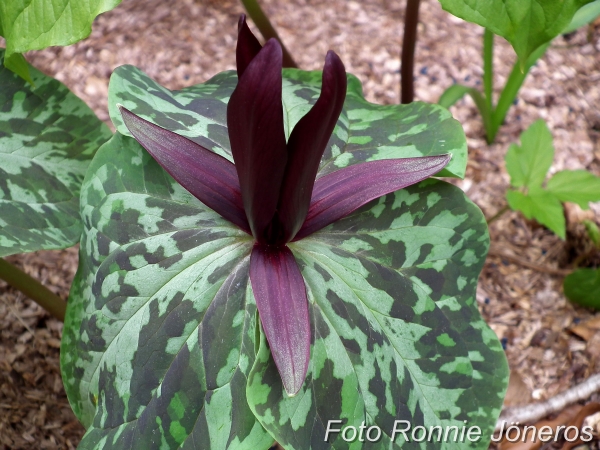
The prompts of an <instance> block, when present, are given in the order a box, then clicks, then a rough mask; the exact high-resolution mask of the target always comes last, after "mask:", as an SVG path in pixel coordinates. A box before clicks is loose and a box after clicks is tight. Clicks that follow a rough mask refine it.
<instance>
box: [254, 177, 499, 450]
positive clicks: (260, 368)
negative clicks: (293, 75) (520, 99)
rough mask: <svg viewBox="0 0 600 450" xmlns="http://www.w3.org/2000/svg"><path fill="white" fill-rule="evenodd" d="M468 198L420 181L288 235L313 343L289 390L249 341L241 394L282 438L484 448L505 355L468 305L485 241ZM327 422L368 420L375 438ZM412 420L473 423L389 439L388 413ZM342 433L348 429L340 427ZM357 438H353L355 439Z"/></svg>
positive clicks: (313, 444)
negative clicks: (251, 360)
mask: <svg viewBox="0 0 600 450" xmlns="http://www.w3.org/2000/svg"><path fill="white" fill-rule="evenodd" d="M488 242H489V241H488V233H487V227H486V224H485V221H484V219H483V216H482V215H481V212H480V211H479V209H478V208H477V207H476V206H475V205H473V204H472V203H471V202H470V201H469V200H468V199H467V198H466V197H465V195H464V194H463V193H462V192H461V191H460V190H459V189H458V188H456V187H454V186H451V185H449V184H447V183H444V182H440V181H435V180H427V181H424V182H422V183H420V184H418V185H413V186H410V187H408V188H406V189H402V190H400V191H397V192H395V193H394V194H390V195H387V196H385V197H382V198H380V199H378V200H375V201H373V202H371V203H369V204H367V205H365V206H364V207H363V208H361V209H359V210H358V211H356V212H355V213H353V214H351V215H350V216H348V217H346V218H344V219H342V220H340V221H338V222H336V223H334V224H332V225H330V226H328V227H326V228H324V229H322V230H321V231H319V232H317V233H315V234H313V235H311V236H309V237H307V238H305V239H302V240H300V241H297V242H294V243H293V244H290V248H291V249H292V251H293V252H294V255H295V256H296V259H297V261H298V262H299V264H300V267H301V270H302V274H303V276H304V279H305V281H306V285H307V289H308V295H309V310H310V316H311V327H312V337H313V342H312V345H311V359H310V364H309V370H308V375H307V379H306V382H305V383H304V385H303V387H302V389H301V390H300V392H299V393H298V394H297V395H296V396H295V397H293V398H290V397H288V396H287V395H286V394H285V393H284V391H283V388H282V384H281V381H280V380H279V377H278V374H277V369H276V367H275V365H274V363H273V360H272V358H271V357H270V353H269V351H268V350H267V348H266V346H265V343H264V340H263V342H262V343H261V347H260V350H259V353H258V355H257V359H256V362H255V364H254V367H253V369H252V371H251V373H250V376H249V378H248V390H247V395H248V400H249V402H250V404H251V407H252V409H253V411H254V412H255V414H256V416H257V417H258V418H259V420H260V421H261V423H262V424H263V426H264V427H265V428H266V429H267V430H268V431H269V432H270V433H271V434H272V435H273V437H274V438H275V439H276V440H277V442H279V443H281V444H282V445H283V447H284V448H285V449H286V450H288V449H298V450H304V449H308V448H321V449H328V448H335V449H361V448H377V449H379V448H381V449H391V448H395V449H400V448H402V449H411V448H439V449H442V448H448V449H449V448H479V449H487V447H488V443H489V436H490V435H491V433H492V430H493V428H494V425H495V420H496V417H497V415H498V412H499V410H500V407H501V405H502V399H503V394H504V389H505V386H506V377H507V366H506V360H505V357H504V354H503V351H502V348H501V347H500V346H499V345H498V340H497V338H496V336H495V334H494V333H493V332H492V331H491V330H490V329H489V328H488V326H487V325H486V324H485V322H484V321H483V320H482V318H481V316H480V315H479V312H478V310H477V305H476V301H475V289H476V285H477V278H478V276H479V272H480V270H481V267H482V265H483V262H484V260H485V256H486V254H487V249H488ZM328 420H341V421H342V423H339V422H338V424H337V425H335V426H334V428H343V427H345V426H355V427H357V428H358V427H359V426H360V425H361V424H362V423H363V422H364V423H365V424H366V426H378V427H379V428H380V429H381V431H382V435H381V439H380V440H379V441H378V442H377V443H376V444H368V447H367V444H366V443H365V444H363V443H361V442H359V441H358V440H356V439H355V440H354V442H352V443H349V442H346V441H345V440H344V439H343V438H342V436H341V434H339V433H334V434H333V435H331V434H330V436H329V439H328V442H325V441H324V439H325V432H326V429H327V421H328ZM396 420H405V421H409V422H410V423H411V424H412V426H413V427H416V426H425V427H426V428H427V429H429V427H430V426H442V427H445V426H458V427H462V426H464V425H465V422H464V421H466V422H467V424H468V426H470V425H477V426H479V427H480V428H481V430H482V435H483V438H482V439H480V440H479V441H478V442H474V443H469V442H468V441H467V442H466V443H464V444H458V446H457V444H455V443H452V442H449V443H446V444H443V443H437V444H435V445H432V444H426V443H421V444H417V443H414V442H412V443H407V442H405V441H404V438H403V436H402V435H399V436H396V439H395V445H394V444H392V443H391V434H392V430H393V428H394V421H396ZM350 435H351V434H350ZM363 445H365V447H363Z"/></svg>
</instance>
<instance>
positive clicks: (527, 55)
mask: <svg viewBox="0 0 600 450" xmlns="http://www.w3.org/2000/svg"><path fill="white" fill-rule="evenodd" d="M440 3H441V4H442V7H443V8H444V9H445V10H447V11H448V12H450V13H451V14H454V15H455V16H457V17H460V18H462V19H465V20H466V21H468V22H473V23H476V24H478V25H481V26H483V27H484V34H483V92H480V91H479V90H478V89H476V88H472V87H469V86H465V85H462V84H454V85H452V86H450V87H449V88H448V89H446V91H445V92H444V93H443V94H442V95H441V97H440V99H439V101H438V103H439V104H440V105H442V106H444V107H446V108H449V107H450V106H452V105H453V104H454V103H456V102H457V101H458V100H460V99H461V98H462V97H464V96H465V95H470V96H471V98H472V99H473V101H474V102H475V105H476V106H477V109H478V110H479V112H480V114H481V117H482V119H483V125H484V129H485V134H486V139H487V141H488V143H492V142H494V140H495V139H496V135H497V133H498V130H499V129H500V126H501V125H502V124H503V123H504V120H505V118H506V114H507V113H508V110H509V109H510V106H511V105H512V104H513V102H514V100H515V98H516V97H517V94H518V93H519V89H520V88H521V86H522V85H523V83H524V81H525V78H526V77H527V74H528V73H529V70H530V69H531V68H532V67H533V66H534V65H535V63H536V61H537V60H538V59H540V58H541V57H542V56H543V55H544V53H545V52H546V50H547V49H548V46H549V45H550V42H551V41H552V39H554V38H555V37H556V36H558V35H559V34H565V33H570V32H572V31H574V30H576V29H577V28H579V27H581V26H583V25H585V24H587V23H589V22H591V21H592V20H594V19H595V18H596V17H598V16H599V15H600V0H595V1H592V0H569V1H563V0H550V1H544V2H534V1H529V0H528V1H523V2H505V1H503V0H493V1H490V2H475V3H474V4H473V2H466V1H464V0H440ZM494 34H497V35H498V36H501V37H504V38H505V39H506V40H508V41H509V42H510V43H511V45H512V46H513V48H514V50H515V52H516V53H517V56H518V60H517V62H515V64H514V66H513V69H512V71H511V73H510V75H509V76H508V78H507V80H506V84H505V85H504V87H503V88H502V91H501V93H500V96H499V97H498V102H497V103H496V104H494V97H493V92H494V64H493V59H494Z"/></svg>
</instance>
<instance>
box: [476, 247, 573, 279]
mask: <svg viewBox="0 0 600 450" xmlns="http://www.w3.org/2000/svg"><path fill="white" fill-rule="evenodd" d="M488 256H497V257H499V258H504V259H507V260H509V261H511V262H514V263H516V264H519V265H521V266H523V267H527V268H529V269H533V270H536V271H538V272H543V273H549V274H550V275H558V276H561V277H566V276H567V275H569V274H570V273H571V270H566V269H554V268H552V267H545V266H540V265H539V264H535V263H532V262H529V261H527V260H526V259H523V258H520V257H518V256H516V255H511V254H509V253H505V252H504V251H502V250H498V249H496V248H494V247H492V248H490V251H489V253H488Z"/></svg>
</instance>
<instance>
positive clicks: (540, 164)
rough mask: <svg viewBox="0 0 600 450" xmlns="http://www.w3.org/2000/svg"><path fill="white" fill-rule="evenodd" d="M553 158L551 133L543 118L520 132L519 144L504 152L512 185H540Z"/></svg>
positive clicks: (532, 186) (530, 186) (531, 186)
mask: <svg viewBox="0 0 600 450" xmlns="http://www.w3.org/2000/svg"><path fill="white" fill-rule="evenodd" d="M553 159H554V145H553V143H552V134H551V133H550V130H549V129H548V126H547V125H546V122H544V121H543V120H541V119H540V120H536V121H535V122H533V123H532V124H531V125H530V126H529V128H527V130H525V131H524V132H523V133H522V134H521V146H520V147H519V146H518V145H516V144H512V145H511V146H510V148H509V149H508V152H506V158H505V160H506V170H507V171H508V174H509V175H510V184H511V185H513V186H514V187H522V186H525V187H528V188H534V187H540V186H541V185H542V183H543V182H544V179H545V178H546V173H547V172H548V170H549V169H550V166H551V165H552V160H553Z"/></svg>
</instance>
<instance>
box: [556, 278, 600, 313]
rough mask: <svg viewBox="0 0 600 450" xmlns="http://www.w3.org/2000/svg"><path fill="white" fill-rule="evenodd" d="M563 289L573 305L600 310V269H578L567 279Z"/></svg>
mask: <svg viewBox="0 0 600 450" xmlns="http://www.w3.org/2000/svg"><path fill="white" fill-rule="evenodd" d="M563 288H564V291H565V296H566V297H567V298H568V299H569V300H571V301H572V302H573V303H577V304H578V305H581V306H585V307H586V308H594V309H600V269H577V270H576V271H575V272H573V273H571V274H569V275H567V276H566V277H565V281H564V282H563Z"/></svg>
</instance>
